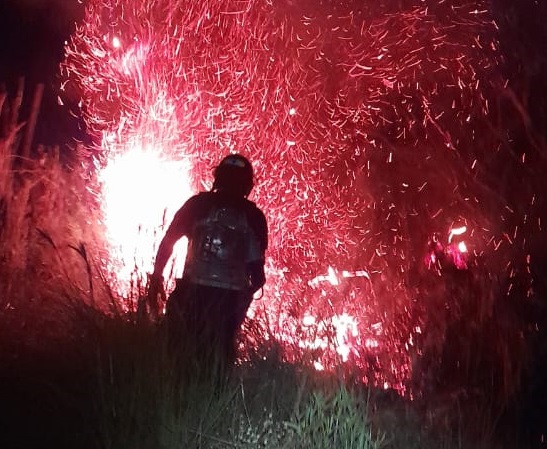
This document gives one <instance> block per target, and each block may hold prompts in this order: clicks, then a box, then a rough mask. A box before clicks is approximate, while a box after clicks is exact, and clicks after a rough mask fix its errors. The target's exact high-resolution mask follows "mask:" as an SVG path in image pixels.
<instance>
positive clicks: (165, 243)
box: [152, 201, 190, 278]
mask: <svg viewBox="0 0 547 449" xmlns="http://www.w3.org/2000/svg"><path fill="white" fill-rule="evenodd" d="M189 203H190V201H188V202H187V203H186V204H184V206H182V207H181V208H180V209H179V210H178V212H177V213H176V214H175V216H174V218H173V221H172V222H171V224H170V225H169V227H168V228H167V232H166V233H165V235H164V236H163V239H162V240H161V242H160V246H159V247H158V252H157V253H156V260H155V263H154V272H153V273H152V276H153V277H157V278H161V277H162V276H163V270H164V269H165V265H167V261H168V260H169V258H170V257H171V254H172V253H173V247H174V246H175V243H177V242H178V240H179V239H180V238H181V237H182V236H183V235H185V234H187V233H188V229H187V228H188V217H189V211H188V210H189V209H190V206H189Z"/></svg>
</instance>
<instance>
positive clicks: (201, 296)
mask: <svg viewBox="0 0 547 449" xmlns="http://www.w3.org/2000/svg"><path fill="white" fill-rule="evenodd" d="M251 301H252V296H251V294H250V293H247V292H246V293H243V292H240V291H235V290H226V289H222V288H216V287H207V286H202V285H196V284H192V283H189V282H187V281H185V280H177V285H176V288H175V290H173V292H172V293H171V295H170V296H169V299H168V301H167V310H166V323H167V329H168V334H169V340H170V344H171V346H172V347H173V349H174V350H175V351H177V352H178V353H179V355H180V357H181V360H182V361H184V359H186V360H187V361H190V360H192V361H195V362H198V363H199V364H201V365H202V366H203V365H208V364H210V363H213V364H222V365H225V366H227V365H228V364H231V363H232V362H233V361H234V359H235V354H236V347H235V344H236V340H237V334H238V332H239V329H240V327H241V324H242V323H243V320H244V319H245V315H246V313H247V309H248V308H249V305H250V304H251Z"/></svg>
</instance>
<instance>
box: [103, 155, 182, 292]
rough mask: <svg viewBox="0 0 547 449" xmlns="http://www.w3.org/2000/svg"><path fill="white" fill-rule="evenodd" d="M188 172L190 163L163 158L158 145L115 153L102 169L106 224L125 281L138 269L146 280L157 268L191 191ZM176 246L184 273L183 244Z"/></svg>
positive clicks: (120, 277)
mask: <svg viewBox="0 0 547 449" xmlns="http://www.w3.org/2000/svg"><path fill="white" fill-rule="evenodd" d="M189 172H190V167H189V165H188V163H187V161H185V160H179V161H173V160H166V159H163V158H161V157H160V152H159V151H157V150H155V149H153V148H148V149H146V150H144V149H142V148H133V149H131V150H130V151H127V152H125V153H123V154H120V155H113V156H112V157H111V158H110V159H109V160H108V162H107V164H106V166H105V168H104V169H103V170H101V171H100V175H99V181H100V183H101V185H102V195H103V201H102V206H103V215H104V222H105V225H106V228H107V231H108V236H107V237H108V241H109V242H110V246H111V251H112V255H114V256H115V257H114V259H115V261H113V265H114V266H113V269H114V270H115V272H116V278H117V280H118V281H119V282H120V283H121V285H124V286H127V283H128V282H129V280H130V279H131V278H132V276H134V274H135V271H137V274H138V275H139V277H140V278H141V279H145V278H146V273H150V272H151V271H152V269H153V261H154V257H155V255H156V254H155V253H156V250H157V245H158V243H159V239H161V237H162V236H163V233H164V232H165V229H166V226H168V225H169V223H170V221H171V219H172V217H173V215H174V214H175V212H176V211H177V210H178V209H179V208H180V207H181V205H182V204H183V202H184V201H185V200H187V199H188V198H189V197H190V196H191V195H192V189H191V187H190V175H189ZM177 248H178V249H176V250H175V254H177V256H178V257H177V262H176V267H175V268H174V270H175V271H176V272H180V271H181V270H182V266H183V264H184V251H185V250H184V242H182V243H181V244H179V245H178V247H177ZM179 251H183V254H180V252H179ZM181 264H182V265H181ZM122 290H123V289H122Z"/></svg>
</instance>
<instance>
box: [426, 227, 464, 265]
mask: <svg viewBox="0 0 547 449" xmlns="http://www.w3.org/2000/svg"><path fill="white" fill-rule="evenodd" d="M466 232H467V226H460V227H457V228H451V229H450V231H449V233H448V239H447V243H446V245H444V244H443V243H442V242H441V240H440V236H439V234H438V233H435V234H434V235H433V236H432V238H431V240H430V241H429V253H428V255H427V257H426V259H425V264H426V266H427V267H428V268H429V269H432V270H435V271H437V272H438V273H439V274H440V273H441V271H442V269H443V267H444V265H446V264H450V265H453V266H455V267H456V268H457V269H458V270H466V269H467V268H468V259H469V251H468V248H467V244H466V243H465V241H464V240H462V237H461V236H462V235H463V234H465V233H466ZM454 237H456V238H454Z"/></svg>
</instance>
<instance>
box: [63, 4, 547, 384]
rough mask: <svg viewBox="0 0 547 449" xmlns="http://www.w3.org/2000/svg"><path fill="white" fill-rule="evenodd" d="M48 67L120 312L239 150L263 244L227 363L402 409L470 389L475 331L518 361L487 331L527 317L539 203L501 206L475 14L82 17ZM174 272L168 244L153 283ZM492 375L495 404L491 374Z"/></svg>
mask: <svg viewBox="0 0 547 449" xmlns="http://www.w3.org/2000/svg"><path fill="white" fill-rule="evenodd" d="M65 53H66V56H65V59H64V61H63V63H62V65H61V74H62V89H63V92H64V96H65V98H69V99H71V100H72V101H73V102H78V103H79V106H80V113H81V114H82V116H83V118H84V121H85V124H86V127H87V131H88V133H90V134H91V135H92V136H93V137H94V139H95V142H96V149H95V150H94V153H93V167H92V170H91V171H92V172H93V179H94V180H95V183H96V186H95V188H94V189H95V192H96V194H97V197H98V198H99V200H100V204H101V214H102V217H101V218H100V220H101V221H102V223H103V224H104V228H105V245H106V247H107V248H108V257H107V258H106V259H105V260H104V261H103V267H102V268H103V270H104V272H106V273H108V274H109V277H110V282H111V284H112V287H113V290H114V291H115V292H116V294H117V295H118V296H119V301H120V302H121V303H122V304H123V306H124V307H125V308H126V310H133V309H134V308H135V298H137V297H138V295H139V293H137V294H135V293H134V291H131V290H134V289H135V288H137V289H138V288H139V286H140V287H143V286H145V285H146V282H147V273H150V271H151V268H152V264H153V258H154V254H155V250H156V248H157V245H158V242H159V239H161V237H162V235H163V232H164V230H165V227H166V225H167V224H168V223H169V222H170V219H171V218H172V216H173V214H174V213H175V212H176V210H177V209H178V208H179V207H180V205H181V204H182V203H183V202H184V200H186V199H187V198H188V197H189V196H190V195H192V194H193V193H195V192H197V191H199V190H203V189H207V188H210V186H211V169H212V168H213V167H214V166H215V165H216V164H217V163H218V162H219V161H220V159H221V158H222V157H223V156H225V155H226V154H227V153H229V152H240V153H243V154H244V155H246V156H248V157H249V158H250V159H251V160H252V162H253V165H254V168H255V172H256V178H257V182H256V187H255V189H254V191H253V193H252V195H251V199H252V200H253V201H255V202H256V203H257V204H258V205H259V206H260V207H261V208H262V209H263V210H264V212H265V214H266V216H267V219H268V224H269V232H270V246H269V249H268V254H267V268H268V272H267V275H268V279H267V285H266V288H265V289H264V292H263V297H262V298H261V299H260V300H257V301H255V303H254V305H253V307H252V308H251V310H250V312H249V315H250V317H251V318H252V320H251V321H252V324H251V325H250V326H251V327H258V329H260V331H259V332H254V333H251V332H248V334H249V335H248V338H246V339H244V340H245V341H244V342H243V348H242V349H244V348H246V349H247V350H252V348H256V347H257V346H259V345H261V344H265V343H267V342H268V341H270V342H271V341H277V342H280V343H281V345H282V346H283V348H284V357H285V359H286V360H289V361H290V360H292V361H296V360H299V361H301V360H304V361H306V363H309V364H311V365H313V366H315V367H316V369H318V370H332V369H340V368H341V367H342V369H344V370H348V371H350V372H353V373H354V372H358V373H359V374H358V375H359V376H360V377H361V378H362V379H363V380H364V381H366V382H367V383H370V384H372V385H375V386H381V387H384V388H390V389H395V390H397V391H399V392H400V393H401V394H412V390H413V388H414V389H415V390H416V391H418V392H419V391H420V390H421V389H422V388H424V385H425V384H427V383H428V382H431V379H430V378H429V377H428V376H429V374H428V373H429V372H430V371H434V372H435V373H436V374H435V375H438V373H439V371H443V372H445V375H444V376H445V380H446V379H454V378H455V379H457V381H461V380H462V379H463V378H465V379H468V378H469V376H473V375H474V374H473V373H475V372H476V370H477V368H478V365H477V363H478V362H477V360H476V358H475V357H474V356H470V349H469V348H470V347H472V346H475V345H477V344H478V345H479V346H478V347H477V346H475V347H476V349H477V351H479V352H482V353H486V352H488V348H487V347H486V346H487V343H485V342H484V341H483V342H482V343H480V344H479V339H482V338H483V337H484V336H482V337H481V336H480V332H479V331H478V329H484V327H485V326H486V327H488V328H489V329H490V328H491V330H490V331H489V332H491V334H492V335H491V338H493V339H496V341H497V343H496V347H495V348H494V349H493V351H499V352H500V354H498V355H499V357H498V358H503V357H504V356H502V355H501V353H504V354H505V353H506V352H507V346H508V345H511V344H513V343H512V341H513V339H514V338H516V336H515V335H513V334H507V335H505V336H504V337H502V338H501V340H499V337H500V335H503V333H504V329H503V328H502V327H501V326H502V325H500V324H496V323H499V322H500V320H499V318H500V314H510V313H511V312H510V311H511V310H513V309H512V308H513V307H517V305H518V304H519V301H524V302H525V301H532V300H533V289H532V275H531V271H530V263H531V261H530V253H529V249H528V245H527V240H526V237H527V236H530V235H532V234H535V233H538V232H541V230H542V228H541V226H542V225H541V221H540V219H539V212H538V198H537V192H535V191H534V190H533V189H532V188H524V190H523V191H521V192H519V199H518V203H516V201H515V197H514V195H513V192H512V190H511V189H512V185H513V183H515V182H516V180H517V179H518V175H515V174H513V172H512V171H514V173H520V174H522V173H526V170H527V169H528V167H529V166H530V164H533V155H532V156H531V157H530V156H529V155H528V154H527V153H526V152H525V151H524V150H522V151H520V150H517V151H515V149H514V148H511V147H510V146H508V144H507V143H508V141H507V136H506V135H505V134H504V131H503V127H504V123H503V117H502V115H503V114H502V112H503V111H502V108H503V102H502V100H501V99H502V98H503V95H504V94H503V92H504V90H505V89H506V87H507V79H506V78H505V76H504V75H503V70H502V63H503V58H502V55H501V52H500V50H499V44H498V29H497V26H496V23H495V22H494V20H493V17H492V14H491V12H490V10H489V5H488V3H487V2H478V3H477V2H470V1H461V0H451V1H443V2H439V1H433V0H432V1H429V0H427V1H418V0H416V1H408V2H395V1H394V2H358V1H334V0H333V1H329V0H327V1H324V2H319V3H318V2H313V1H302V2H292V1H289V0H286V1H268V0H248V1H237V2H235V1H231V0H230V1H228V0H218V1H212V0H208V1H203V2H194V1H189V0H188V1H186V0H184V1H183V0H178V1H172V0H154V1H142V2H141V1H137V2H135V1H130V0H89V1H88V2H87V6H86V9H85V18H84V20H83V21H82V22H81V23H80V24H79V25H78V26H77V29H76V31H75V32H74V33H73V35H72V36H71V38H70V40H69V41H68V42H67V44H66V46H65ZM182 260H184V242H182V244H181V246H180V248H179V249H178V250H177V257H176V258H175V260H174V261H173V263H172V265H171V266H170V267H169V268H168V270H167V271H166V273H165V275H166V277H167V278H169V279H170V281H169V282H168V285H172V282H173V279H174V277H176V276H178V275H180V273H181V261H182ZM136 286H137V287H136ZM504 316H505V315H504ZM501 321H503V320H501ZM517 328H518V326H517ZM255 330H256V329H255ZM518 332H520V331H518ZM251 334H252V335H255V336H256V335H262V340H260V341H258V340H257V338H256V337H252V336H251ZM456 335H458V338H456ZM462 339H463V340H464V342H463V343H461V340H462ZM456 341H459V343H455V342H456ZM500 341H501V343H500ZM453 344H455V345H456V348H454V347H453V348H452V349H453V352H452V353H451V355H450V357H446V356H445V357H443V352H445V351H446V347H447V346H451V345H453ZM458 345H459V346H460V347H457V346H458ZM462 345H463V346H462ZM243 352H245V351H243ZM483 355H484V354H483ZM481 357H482V355H481V356H480V357H479V358H481ZM464 359H465V360H464ZM494 359H496V357H494ZM506 362H507V360H504V361H503V363H502V365H505V363H506ZM483 368H484V367H483ZM507 369H508V368H507ZM488 370H490V374H492V372H494V371H495V372H498V373H504V374H503V375H500V376H499V378H498V376H496V377H497V379H496V380H495V381H494V386H492V385H490V387H491V388H493V389H494V390H504V389H506V388H509V385H510V384H511V381H510V377H511V375H510V374H509V377H507V376H506V375H505V374H507V373H506V371H504V370H506V368H504V367H503V366H500V362H499V360H498V361H496V362H492V363H491V364H490V365H489V366H488V367H487V368H486V371H488ZM500 370H501V371H500ZM483 374H484V375H485V376H486V377H488V375H489V374H488V373H486V372H485V373H483ZM458 379H459V380H458ZM447 382H448V380H447ZM477 382H480V381H478V380H477Z"/></svg>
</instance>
